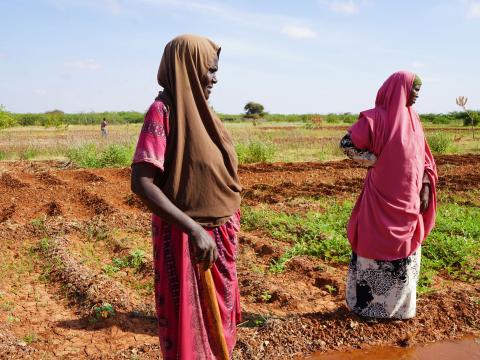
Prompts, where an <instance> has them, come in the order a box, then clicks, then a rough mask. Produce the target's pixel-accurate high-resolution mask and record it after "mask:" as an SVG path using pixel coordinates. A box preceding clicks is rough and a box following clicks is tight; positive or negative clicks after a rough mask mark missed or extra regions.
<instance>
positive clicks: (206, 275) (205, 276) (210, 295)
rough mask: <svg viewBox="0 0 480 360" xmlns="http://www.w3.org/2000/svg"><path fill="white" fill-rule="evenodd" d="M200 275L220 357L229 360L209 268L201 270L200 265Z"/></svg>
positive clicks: (222, 359)
mask: <svg viewBox="0 0 480 360" xmlns="http://www.w3.org/2000/svg"><path fill="white" fill-rule="evenodd" d="M200 277H201V278H202V282H203V285H204V286H203V287H204V288H205V289H206V296H207V304H208V306H209V307H210V310H211V311H210V313H211V314H212V317H213V319H212V321H213V332H214V334H213V335H214V339H215V341H216V342H217V346H218V347H219V349H220V351H221V353H220V356H221V357H220V359H221V360H229V356H228V347H227V342H226V341H225V336H224V335H223V325H222V318H221V316H220V310H219V308H218V301H217V293H216V292H215V284H214V283H213V278H212V273H211V272H210V269H207V270H203V269H202V268H201V267H200Z"/></svg>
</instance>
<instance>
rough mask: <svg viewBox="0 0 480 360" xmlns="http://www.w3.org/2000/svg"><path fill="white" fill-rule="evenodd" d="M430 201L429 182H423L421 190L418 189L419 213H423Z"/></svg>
mask: <svg viewBox="0 0 480 360" xmlns="http://www.w3.org/2000/svg"><path fill="white" fill-rule="evenodd" d="M429 201H430V184H425V183H424V184H423V186H422V190H420V213H421V214H423V213H424V212H425V211H426V210H427V208H428V203H429Z"/></svg>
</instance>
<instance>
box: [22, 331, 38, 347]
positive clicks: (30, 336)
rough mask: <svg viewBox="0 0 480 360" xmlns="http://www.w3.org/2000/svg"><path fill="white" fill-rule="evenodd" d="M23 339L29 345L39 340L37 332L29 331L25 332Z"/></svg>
mask: <svg viewBox="0 0 480 360" xmlns="http://www.w3.org/2000/svg"><path fill="white" fill-rule="evenodd" d="M22 340H23V341H25V343H26V344H27V345H30V344H32V343H34V342H36V341H38V335H37V334H36V333H28V334H25V336H24V337H23V338H22Z"/></svg>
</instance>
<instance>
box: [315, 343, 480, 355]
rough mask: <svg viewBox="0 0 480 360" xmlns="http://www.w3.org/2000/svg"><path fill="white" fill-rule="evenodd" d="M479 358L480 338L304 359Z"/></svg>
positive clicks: (356, 351) (373, 349)
mask: <svg viewBox="0 0 480 360" xmlns="http://www.w3.org/2000/svg"><path fill="white" fill-rule="evenodd" d="M391 359H396V360H480V339H464V340H461V341H456V342H440V343H435V344H428V345H424V346H421V347H412V348H408V349H403V348H395V347H381V348H372V349H369V350H355V351H352V352H345V353H332V354H314V355H313V356H310V357H308V358H306V360H391Z"/></svg>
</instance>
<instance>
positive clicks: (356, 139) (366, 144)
mask: <svg viewBox="0 0 480 360" xmlns="http://www.w3.org/2000/svg"><path fill="white" fill-rule="evenodd" d="M348 132H349V133H350V139H351V140H352V143H353V145H355V147H356V148H357V149H361V150H369V151H372V150H373V121H372V120H371V119H370V118H368V117H366V116H364V115H363V114H360V117H359V119H358V120H357V122H356V123H355V124H353V125H352V126H351V127H350V129H348Z"/></svg>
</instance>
